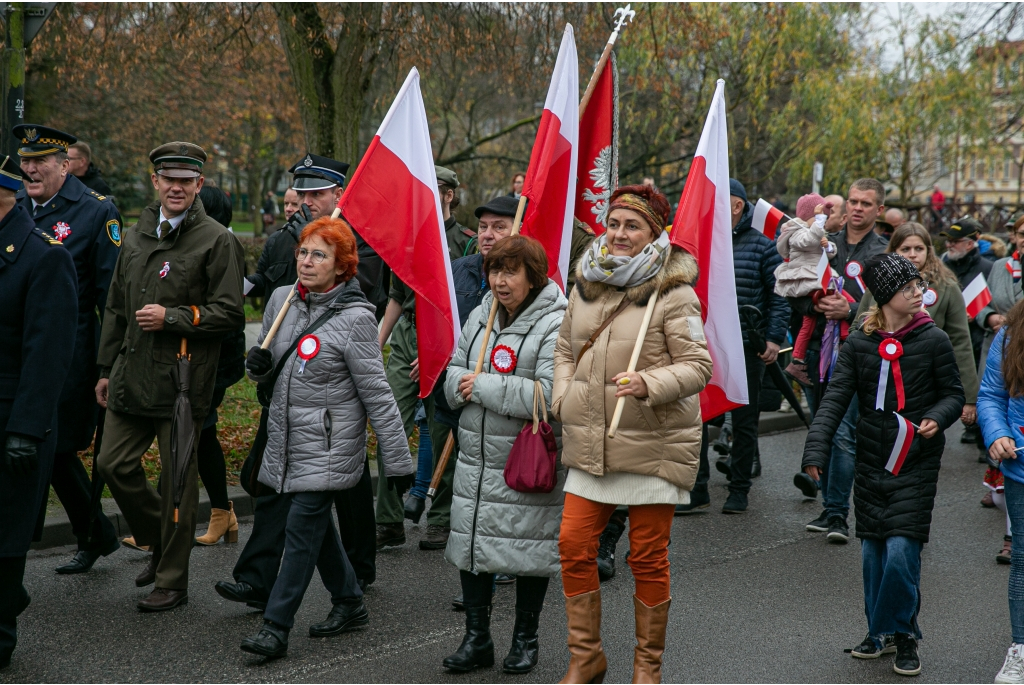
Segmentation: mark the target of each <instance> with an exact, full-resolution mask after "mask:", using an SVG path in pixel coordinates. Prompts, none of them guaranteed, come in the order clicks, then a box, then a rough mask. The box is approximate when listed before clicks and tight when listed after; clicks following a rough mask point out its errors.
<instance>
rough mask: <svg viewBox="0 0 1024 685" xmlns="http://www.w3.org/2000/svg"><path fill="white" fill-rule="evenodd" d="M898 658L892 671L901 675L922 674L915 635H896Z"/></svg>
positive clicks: (893, 664)
mask: <svg viewBox="0 0 1024 685" xmlns="http://www.w3.org/2000/svg"><path fill="white" fill-rule="evenodd" d="M894 640H895V642H896V658H895V659H894V660H893V662H892V670H894V671H896V672H897V673H899V674H900V675H917V674H918V673H920V672H921V657H920V656H918V654H917V640H915V639H914V636H913V635H907V634H906V633H896V635H895V636H894Z"/></svg>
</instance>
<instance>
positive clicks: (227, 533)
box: [196, 502, 238, 545]
mask: <svg viewBox="0 0 1024 685" xmlns="http://www.w3.org/2000/svg"><path fill="white" fill-rule="evenodd" d="M221 538H224V542H238V519H237V518H235V503H234V502H228V508H227V509H211V510H210V526H209V527H208V528H207V529H206V535H204V536H202V537H198V538H196V544H197V545H216V544H217V543H218V542H220V539H221Z"/></svg>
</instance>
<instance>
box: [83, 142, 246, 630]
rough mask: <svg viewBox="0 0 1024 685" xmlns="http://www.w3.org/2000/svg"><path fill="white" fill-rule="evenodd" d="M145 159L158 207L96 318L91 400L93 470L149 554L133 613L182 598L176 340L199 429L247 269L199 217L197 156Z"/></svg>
mask: <svg viewBox="0 0 1024 685" xmlns="http://www.w3.org/2000/svg"><path fill="white" fill-rule="evenodd" d="M149 159H150V161H151V162H152V163H153V167H154V173H153V175H152V182H153V187H154V188H155V189H156V191H157V193H158V195H159V197H160V200H159V202H156V203H154V204H152V205H150V206H149V207H147V208H146V209H144V210H143V212H142V215H141V216H140V217H139V222H138V223H137V224H136V225H135V226H133V227H131V228H129V229H128V230H127V231H125V234H124V237H123V248H122V250H121V253H120V256H119V257H118V260H117V266H116V268H115V270H114V278H113V281H112V282H111V284H110V290H109V292H108V294H107V305H106V314H105V316H104V317H103V330H102V334H101V336H100V347H99V358H98V361H97V365H98V366H99V367H100V381H99V383H98V384H97V385H96V399H97V401H98V402H99V403H100V405H101V406H103V407H105V408H106V409H107V415H106V423H105V434H104V438H103V445H102V448H101V450H100V454H99V457H98V462H97V463H98V466H99V469H100V473H101V474H102V475H103V478H104V479H105V480H106V482H107V484H108V485H109V487H110V491H111V493H112V494H113V495H114V499H115V500H116V501H117V504H118V506H119V507H120V508H121V512H122V513H123V514H124V517H125V519H126V520H127V522H128V525H129V526H130V527H131V529H132V533H133V534H134V536H135V541H136V542H137V543H138V544H140V545H150V546H151V547H152V549H153V556H152V557H151V559H150V561H149V564H148V565H147V566H146V568H145V570H143V572H142V573H141V574H140V575H139V577H138V578H136V579H135V584H136V585H137V586H138V587H145V586H147V585H149V584H151V583H154V582H155V583H156V587H155V588H154V590H153V591H152V593H151V594H150V595H149V596H148V597H146V598H145V599H142V600H140V601H139V602H138V607H139V609H140V610H142V611H165V610H167V609H173V608H174V607H176V606H179V605H181V604H184V603H185V602H187V601H188V563H189V555H190V554H191V551H192V543H193V541H194V540H195V532H196V510H197V509H198V506H199V485H198V480H197V470H196V457H195V450H194V449H193V450H192V452H191V454H188V455H179V456H183V457H184V458H186V459H188V460H189V461H188V467H187V475H186V478H185V490H184V492H183V493H181V495H182V496H181V505H180V508H179V512H178V520H177V522H175V520H174V502H173V497H172V490H171V489H172V488H173V487H174V480H175V479H174V478H172V477H171V470H170V466H171V465H170V462H169V458H170V442H171V414H172V408H173V405H174V398H175V394H176V386H175V383H174V381H173V379H172V377H171V368H172V367H174V366H175V364H176V363H177V357H178V353H179V350H180V349H181V347H182V344H183V343H185V344H186V345H187V353H188V355H189V359H190V360H191V370H192V376H191V390H190V393H189V398H190V400H191V402H192V414H193V417H194V418H195V420H196V422H197V423H196V425H198V426H201V425H202V423H203V420H204V419H205V418H206V416H207V414H209V412H210V402H211V400H212V397H213V390H214V380H215V377H216V374H217V358H218V356H219V355H220V348H221V339H222V338H223V336H225V335H227V334H229V333H232V332H234V331H236V330H238V329H239V328H240V327H241V326H242V324H243V323H244V321H245V314H244V311H243V309H242V302H243V296H242V276H243V275H244V274H245V261H244V257H243V254H242V247H241V245H240V244H239V242H238V240H237V239H236V238H235V237H234V236H233V235H232V234H231V233H230V232H229V231H228V230H227V229H226V228H224V227H223V226H221V225H220V224H218V223H217V222H216V221H214V220H213V219H211V218H210V217H208V216H207V215H206V212H205V211H204V209H203V203H202V202H201V201H200V200H199V199H198V198H197V195H198V193H199V189H200V188H202V186H203V176H202V169H203V163H204V162H205V161H206V152H205V151H203V149H202V148H201V147H199V146H198V145H193V144H192V143H182V142H174V143H167V144H166V145H161V146H160V147H158V148H156V149H155V150H153V152H151V153H150V155H149ZM154 437H155V438H156V439H157V440H158V442H159V446H160V460H161V466H162V471H163V473H164V476H165V477H164V478H162V479H161V488H160V492H159V493H157V491H156V489H155V488H154V487H153V486H152V485H151V484H150V483H149V481H148V480H147V479H146V474H145V472H144V471H143V469H142V464H141V457H142V455H143V454H144V453H145V452H146V450H147V449H149V446H150V445H151V444H152V443H153V438H154Z"/></svg>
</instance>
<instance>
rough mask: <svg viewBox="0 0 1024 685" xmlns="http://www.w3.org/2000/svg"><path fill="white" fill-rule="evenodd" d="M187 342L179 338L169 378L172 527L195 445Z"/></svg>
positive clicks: (175, 521) (176, 520)
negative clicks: (173, 391)
mask: <svg viewBox="0 0 1024 685" xmlns="http://www.w3.org/2000/svg"><path fill="white" fill-rule="evenodd" d="M187 347H188V341H187V340H186V339H185V338H182V339H181V352H180V353H179V354H178V363H177V364H175V365H174V366H172V367H171V376H172V377H173V379H174V384H175V386H177V395H176V396H175V397H174V410H173V412H172V414H171V454H170V464H169V468H168V473H169V475H170V478H171V492H172V493H173V498H174V526H175V527H177V526H178V507H180V506H181V496H182V493H184V492H185V476H186V474H187V473H188V465H189V461H190V460H191V459H192V452H193V450H195V444H196V425H195V420H194V419H193V418H192V401H191V400H190V399H189V397H188V391H189V386H190V384H191V380H192V369H191V364H190V362H189V358H188V353H187V352H188V349H187Z"/></svg>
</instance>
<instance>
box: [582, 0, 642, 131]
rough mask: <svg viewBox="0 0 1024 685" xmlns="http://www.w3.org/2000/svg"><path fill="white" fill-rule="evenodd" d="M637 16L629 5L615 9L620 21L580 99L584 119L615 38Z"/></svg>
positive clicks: (609, 56) (609, 38)
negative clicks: (584, 113)
mask: <svg viewBox="0 0 1024 685" xmlns="http://www.w3.org/2000/svg"><path fill="white" fill-rule="evenodd" d="M635 16H636V10H634V9H632V8H631V7H630V6H629V5H626V6H625V7H620V8H618V9H617V10H615V14H614V15H613V18H614V17H618V18H619V19H618V21H616V22H615V28H614V29H612V35H610V36H609V37H608V42H607V43H605V44H604V50H603V51H602V52H601V59H599V60H597V66H596V67H594V73H593V75H592V76H591V77H590V83H588V84H587V89H586V90H585V91H583V99H582V100H580V119H581V120H582V119H583V112H585V111H586V109H587V103H589V102H590V98H591V96H593V95H594V89H595V88H597V82H598V80H599V79H600V78H601V73H602V72H603V71H604V67H605V65H606V64H608V60H609V59H610V58H611V56H612V48H613V47H615V40H616V39H617V38H618V37H619V32H620V31H621V30H622V27H623V26H624V25H625V24H627V23H628V22H630V21H632V19H633V17H635Z"/></svg>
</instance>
